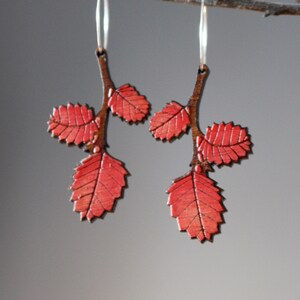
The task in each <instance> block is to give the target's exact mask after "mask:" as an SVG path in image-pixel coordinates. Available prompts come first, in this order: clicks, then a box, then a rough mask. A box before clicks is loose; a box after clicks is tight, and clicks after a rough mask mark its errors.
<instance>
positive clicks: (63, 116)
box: [48, 103, 99, 145]
mask: <svg viewBox="0 0 300 300" xmlns="http://www.w3.org/2000/svg"><path fill="white" fill-rule="evenodd" d="M48 125H49V127H48V131H51V133H52V135H53V136H55V137H58V138H59V140H60V141H65V142H67V143H68V144H71V143H74V144H76V145H80V144H82V143H88V142H90V141H92V140H93V138H94V135H95V133H96V132H97V131H98V126H99V118H96V119H95V116H94V112H93V110H92V109H90V108H88V107H87V106H86V105H80V104H76V105H73V104H70V103H69V104H68V105H67V106H60V107H59V108H56V107H55V108H54V109H53V115H51V116H50V120H49V121H48Z"/></svg>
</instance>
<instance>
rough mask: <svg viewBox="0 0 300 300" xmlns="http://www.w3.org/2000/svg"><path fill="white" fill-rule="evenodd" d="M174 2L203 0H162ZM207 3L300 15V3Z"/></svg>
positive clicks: (237, 0)
mask: <svg viewBox="0 0 300 300" xmlns="http://www.w3.org/2000/svg"><path fill="white" fill-rule="evenodd" d="M162 1H166V2H173V3H185V4H192V5H200V4H201V0H162ZM205 5H207V6H213V7H221V8H236V9H245V10H253V11H257V12H262V13H264V15H265V17H268V16H279V15H290V16H300V4H283V3H274V2H270V1H254V0H205Z"/></svg>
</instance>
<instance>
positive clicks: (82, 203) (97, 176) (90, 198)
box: [71, 152, 128, 221]
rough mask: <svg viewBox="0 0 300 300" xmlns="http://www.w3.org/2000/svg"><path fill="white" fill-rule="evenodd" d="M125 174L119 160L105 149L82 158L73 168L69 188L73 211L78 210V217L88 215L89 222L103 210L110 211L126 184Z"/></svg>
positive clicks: (100, 214) (99, 215)
mask: <svg viewBox="0 0 300 300" xmlns="http://www.w3.org/2000/svg"><path fill="white" fill-rule="evenodd" d="M127 174H128V173H127V171H126V169H125V168H124V167H123V164H122V162H120V161H118V160H116V159H115V158H113V157H111V156H110V155H108V154H107V153H106V152H104V153H97V154H92V155H90V156H89V157H87V158H86V159H84V160H83V161H82V162H81V164H80V165H79V166H78V167H77V168H76V172H75V174H74V176H73V178H74V183H73V185H72V187H71V188H72V190H73V194H72V197H71V201H74V202H75V203H74V211H77V212H80V217H81V220H83V219H84V218H87V219H88V220H89V221H91V220H92V219H93V218H94V217H101V216H102V215H103V213H104V212H105V211H112V209H113V207H114V204H115V201H116V199H118V198H120V197H121V194H122V190H123V188H124V187H125V185H126V181H125V176H126V175H127Z"/></svg>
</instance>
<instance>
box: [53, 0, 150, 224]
mask: <svg viewBox="0 0 300 300" xmlns="http://www.w3.org/2000/svg"><path fill="white" fill-rule="evenodd" d="M101 2H102V1H101V0H97V8H96V27H97V41H98V47H97V50H96V55H97V58H98V63H99V68H100V72H101V77H102V84H103V104H102V108H101V110H100V111H99V113H97V114H96V115H95V114H94V112H93V110H92V109H90V108H88V106H87V105H81V104H75V105H74V104H70V103H69V104H68V105H67V106H59V108H54V109H53V115H51V116H50V120H49V122H48V124H49V128H48V130H49V131H50V132H51V133H52V136H54V137H58V139H59V141H62V142H66V143H67V144H69V145H71V144H75V145H77V146H79V145H82V144H84V145H85V146H86V150H88V151H89V152H90V155H89V156H88V157H87V158H85V159H84V160H82V161H81V163H80V165H79V166H78V167H77V168H76V172H75V175H74V176H73V178H74V182H73V184H72V186H71V189H72V190H73V194H72V197H71V201H73V202H74V211H76V212H80V217H81V220H83V219H85V218H87V219H88V220H89V221H92V219H93V218H95V217H101V216H102V215H103V214H104V213H105V212H106V211H112V210H113V207H114V204H115V202H116V200H117V199H118V198H120V197H121V195H122V192H123V188H124V187H125V186H126V175H127V174H128V172H127V171H126V169H125V168H124V166H123V163H122V162H120V161H119V160H117V159H115V158H113V157H112V156H111V155H109V154H108V153H107V150H106V146H107V145H106V131H107V130H106V129H107V117H108V114H109V110H111V111H112V113H113V114H116V115H118V116H119V117H120V118H122V119H124V120H125V121H127V122H128V123H131V122H140V121H142V120H144V119H145V118H146V116H147V115H148V114H149V108H150V104H149V102H148V101H147V100H146V98H145V96H142V95H140V94H139V92H138V91H137V90H136V89H135V88H134V87H133V86H131V85H130V84H125V85H123V86H121V87H119V88H118V89H116V88H115V86H114V83H113V81H112V80H111V77H110V73H109V69H108V63H107V51H106V48H107V41H108V27H109V7H108V0H104V1H103V7H104V13H103V15H104V16H103V21H102V18H101ZM102 26H103V28H102ZM101 31H103V39H104V43H102V37H101Z"/></svg>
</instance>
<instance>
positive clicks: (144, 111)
mask: <svg viewBox="0 0 300 300" xmlns="http://www.w3.org/2000/svg"><path fill="white" fill-rule="evenodd" d="M108 105H109V107H110V108H111V110H112V112H113V113H114V114H117V115H118V116H119V117H121V118H123V119H124V120H126V121H127V122H139V121H142V120H143V119H144V118H145V117H146V116H147V115H148V114H149V108H150V104H149V102H148V101H147V99H146V97H145V96H142V95H140V94H139V92H138V91H137V90H136V89H135V87H133V86H131V85H130V84H125V85H123V86H121V87H119V88H118V89H117V90H115V91H114V93H113V94H112V96H111V97H110V99H109V102H108Z"/></svg>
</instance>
